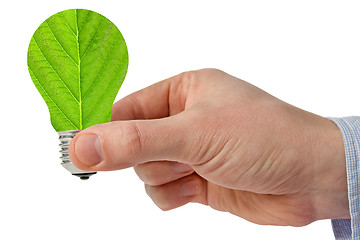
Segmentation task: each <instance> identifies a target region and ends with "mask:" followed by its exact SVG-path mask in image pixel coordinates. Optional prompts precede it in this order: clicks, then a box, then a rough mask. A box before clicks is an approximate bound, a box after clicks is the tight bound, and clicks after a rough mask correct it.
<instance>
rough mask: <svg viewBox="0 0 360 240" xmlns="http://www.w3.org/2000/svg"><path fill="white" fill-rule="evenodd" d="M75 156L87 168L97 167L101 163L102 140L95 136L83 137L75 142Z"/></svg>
mask: <svg viewBox="0 0 360 240" xmlns="http://www.w3.org/2000/svg"><path fill="white" fill-rule="evenodd" d="M75 154H76V157H77V158H78V159H79V161H80V162H82V163H83V164H84V165H86V166H89V167H90V166H95V165H97V164H99V163H100V162H101V160H102V159H101V156H102V150H101V142H100V138H99V137H98V136H97V135H95V134H84V135H81V136H80V137H79V138H78V139H77V140H76V142H75Z"/></svg>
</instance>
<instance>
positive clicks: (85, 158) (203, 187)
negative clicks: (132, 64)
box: [69, 69, 350, 226]
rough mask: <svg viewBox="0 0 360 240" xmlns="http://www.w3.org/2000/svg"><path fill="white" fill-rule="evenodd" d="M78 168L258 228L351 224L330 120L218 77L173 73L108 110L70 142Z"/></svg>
mask: <svg viewBox="0 0 360 240" xmlns="http://www.w3.org/2000/svg"><path fill="white" fill-rule="evenodd" d="M69 153H70V157H71V160H72V161H73V163H74V164H75V165H76V166H77V167H79V168H81V169H84V170H91V171H109V170H117V169H123V168H128V167H134V169H135V171H136V173H137V174H138V176H139V178H140V179H141V180H142V181H143V182H144V183H145V189H146V192H147V194H148V195H149V196H150V197H151V199H152V200H153V201H154V202H155V204H156V205H157V206H158V207H159V208H161V209H162V210H170V209H174V208H177V207H179V206H182V205H184V204H187V203H189V202H197V203H201V204H205V205H209V206H210V207H212V208H213V209H216V210H219V211H226V212H229V213H232V214H235V215H237V216H239V217H241V218H244V219H247V220H248V221H251V222H254V223H257V224H266V225H287V226H304V225H307V224H309V223H311V222H313V221H316V220H319V219H334V218H350V215H349V203H348V198H347V182H346V181H347V180H346V179H347V177H346V163H345V151H344V146H343V141H342V137H341V133H340V131H339V129H338V128H337V127H336V125H335V124H334V123H333V122H331V121H330V120H328V119H326V118H323V117H320V116H318V115H315V114H312V113H309V112H306V111H304V110H301V109H299V108H296V107H294V106H292V105H289V104H287V103H285V102H283V101H281V100H279V99H277V98H275V97H273V96H271V95H270V94H268V93H266V92H264V91H262V90H261V89H259V88H257V87H255V86H253V85H251V84H249V83H247V82H245V81H243V80H240V79H238V78H235V77H233V76H231V75H228V74H226V73H224V72H222V71H220V70H216V69H202V70H198V71H191V72H185V73H182V74H179V75H177V76H174V77H172V78H169V79H166V80H164V81H161V82H158V83H156V84H154V85H152V86H149V87H147V88H145V89H142V90H140V91H138V92H135V93H133V94H131V95H129V96H127V97H125V98H123V99H121V100H120V101H118V102H117V103H115V104H114V106H113V111H112V122H110V123H105V124H100V125H96V126H92V127H90V128H88V129H85V130H83V131H81V132H80V133H79V134H78V135H77V136H76V137H75V138H74V139H73V140H72V142H71V144H70V148H69Z"/></svg>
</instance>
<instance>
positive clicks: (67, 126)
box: [27, 9, 128, 179]
mask: <svg viewBox="0 0 360 240" xmlns="http://www.w3.org/2000/svg"><path fill="white" fill-rule="evenodd" d="M27 63H28V69H29V73H30V76H31V78H32V80H33V82H34V84H35V86H36V88H37V89H38V91H39V92H40V94H41V96H42V97H43V99H44V100H45V102H46V104H47V106H48V109H49V112H50V119H51V124H52V126H53V127H54V129H55V130H56V131H57V132H58V133H59V139H60V147H61V151H60V152H61V154H62V156H61V160H62V163H61V164H62V165H63V166H64V167H65V168H66V169H67V170H68V171H70V172H71V173H72V174H73V175H77V176H79V177H81V179H87V178H89V176H91V175H92V174H94V173H95V172H85V171H82V170H80V169H78V168H76V167H75V166H74V165H73V164H72V163H71V161H70V158H69V153H68V146H69V143H70V141H71V139H72V138H73V137H74V136H75V134H76V133H77V132H79V131H80V130H82V129H85V128H87V127H90V126H92V125H95V124H100V123H104V122H108V121H110V118H111V109H112V104H113V102H114V100H115V97H116V95H117V92H118V91H119V88H120V86H121V84H122V82H123V81H124V78H125V75H126V72H127V68H128V51H127V47H126V43H125V40H124V38H123V36H122V35H121V33H120V31H119V30H118V29H117V27H116V26H115V25H114V24H113V23H112V22H111V21H109V20H108V19H107V18H105V17H104V16H102V15H100V14H98V13H96V12H93V11H90V10H85V9H70V10H65V11H62V12H58V13H56V14H54V15H52V16H51V17H49V18H48V19H46V20H45V21H44V22H43V23H42V24H41V25H40V26H39V27H38V29H37V30H36V31H35V33H34V35H33V37H32V38H31V41H30V45H29V50H28V56H27Z"/></svg>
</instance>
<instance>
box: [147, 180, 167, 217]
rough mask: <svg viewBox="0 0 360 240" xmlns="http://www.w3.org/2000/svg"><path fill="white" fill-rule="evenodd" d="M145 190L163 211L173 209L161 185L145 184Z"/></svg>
mask: <svg viewBox="0 0 360 240" xmlns="http://www.w3.org/2000/svg"><path fill="white" fill-rule="evenodd" d="M145 191H146V193H147V195H148V196H149V197H150V198H151V200H152V201H153V202H154V203H155V204H156V206H157V207H158V208H160V209H161V210H162V211H168V210H171V207H170V202H169V201H168V200H167V197H166V196H165V194H164V191H162V190H161V189H160V188H159V187H154V186H150V185H147V184H145Z"/></svg>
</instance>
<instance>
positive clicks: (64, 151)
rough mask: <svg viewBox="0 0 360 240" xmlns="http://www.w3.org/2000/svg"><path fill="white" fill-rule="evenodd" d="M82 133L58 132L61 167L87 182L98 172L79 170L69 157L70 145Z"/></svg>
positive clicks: (71, 131) (75, 131) (76, 131)
mask: <svg viewBox="0 0 360 240" xmlns="http://www.w3.org/2000/svg"><path fill="white" fill-rule="evenodd" d="M78 132H80V131H79V130H69V131H61V132H58V134H59V140H60V144H59V146H60V148H61V150H60V153H61V156H60V159H61V165H62V166H63V167H64V168H65V169H66V170H68V171H69V172H70V173H71V174H72V175H74V176H78V177H80V179H82V180H87V179H89V177H90V176H91V175H94V174H95V173H96V172H87V171H84V170H81V169H78V168H77V167H76V166H75V165H74V164H73V163H72V162H71V160H70V156H69V144H70V142H71V139H73V138H74V137H75V135H76V134H77V133H78Z"/></svg>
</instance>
